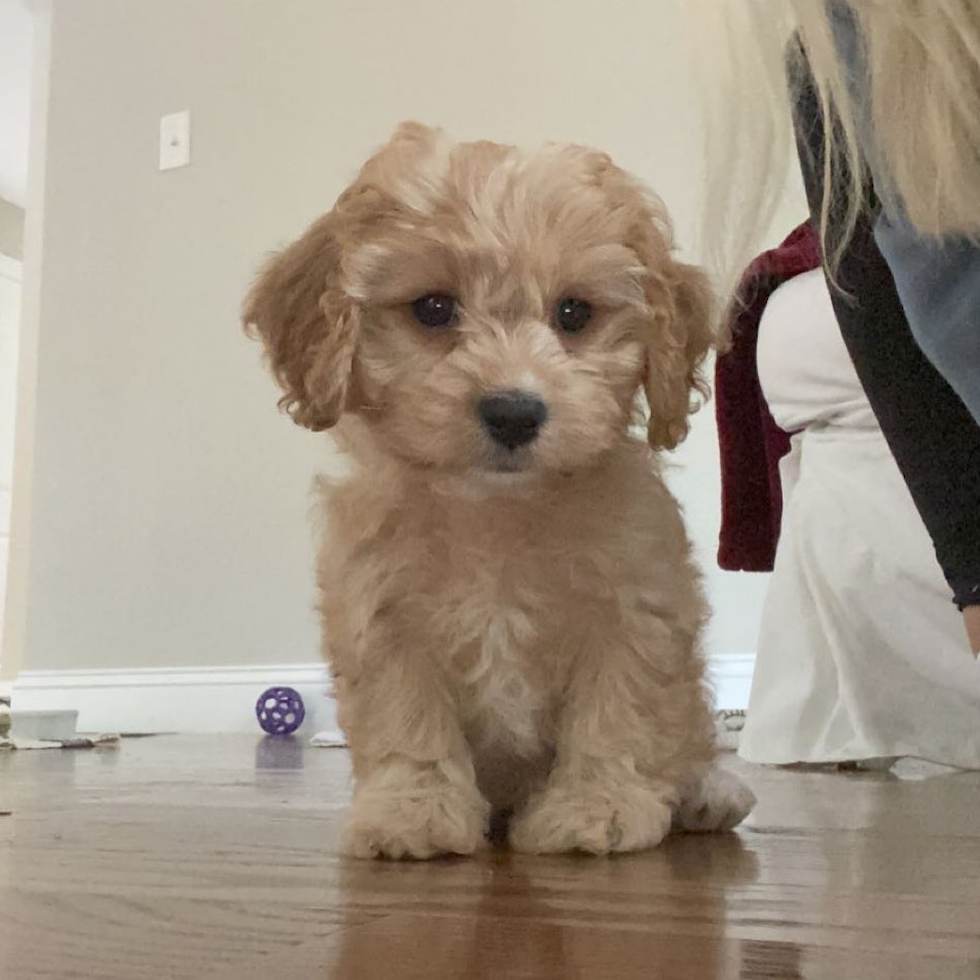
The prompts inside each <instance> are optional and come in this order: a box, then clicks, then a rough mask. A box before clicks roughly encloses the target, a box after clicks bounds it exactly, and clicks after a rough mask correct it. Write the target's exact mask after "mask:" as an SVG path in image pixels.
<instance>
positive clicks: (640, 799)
mask: <svg viewBox="0 0 980 980" xmlns="http://www.w3.org/2000/svg"><path fill="white" fill-rule="evenodd" d="M671 816H672V810H671V806H670V800H669V798H667V797H666V796H665V795H664V794H662V793H659V792H657V791H656V790H655V789H652V788H648V787H642V786H626V787H621V788H616V789H608V788H606V787H602V788H596V787H589V786H587V785H583V786H580V787H574V786H571V787H558V786H552V787H550V788H549V789H547V790H545V791H544V792H543V793H542V794H541V795H540V796H538V797H536V798H535V799H532V800H531V802H530V803H528V805H527V808H526V809H525V810H524V811H523V813H521V814H520V815H519V816H518V817H517V818H516V819H515V821H514V823H513V824H512V825H511V830H510V843H511V846H512V847H513V848H514V849H515V850H518V851H525V852H527V853H530V854H555V853H560V852H565V851H583V852H585V853H586V854H609V853H611V852H615V851H639V850H642V849H643V848H647V847H656V846H657V844H659V843H660V842H661V841H662V840H663V839H664V837H666V835H667V833H668V831H669V830H670V823H671Z"/></svg>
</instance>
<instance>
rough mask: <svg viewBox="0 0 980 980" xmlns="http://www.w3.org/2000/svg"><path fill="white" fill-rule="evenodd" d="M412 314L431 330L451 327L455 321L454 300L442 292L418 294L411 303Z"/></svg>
mask: <svg viewBox="0 0 980 980" xmlns="http://www.w3.org/2000/svg"><path fill="white" fill-rule="evenodd" d="M412 316H414V317H415V319H416V320H418V321H419V323H421V324H422V326H424V327H431V328H432V329H433V330H440V329H444V328H445V327H451V326H452V325H453V324H454V323H455V322H456V300H455V299H453V297H452V296H445V295H443V294H442V293H430V294H429V295H428V296H420V297H419V298H418V299H417V300H416V301H415V302H414V303H412Z"/></svg>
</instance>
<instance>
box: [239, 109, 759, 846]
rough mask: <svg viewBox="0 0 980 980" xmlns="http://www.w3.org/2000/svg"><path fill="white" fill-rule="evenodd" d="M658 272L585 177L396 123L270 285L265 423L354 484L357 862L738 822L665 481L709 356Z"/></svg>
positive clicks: (638, 229)
mask: <svg viewBox="0 0 980 980" xmlns="http://www.w3.org/2000/svg"><path fill="white" fill-rule="evenodd" d="M672 253H673V243H672V233H671V228H670V225H669V223H668V220H667V217H666V215H665V213H664V210H663V207H662V206H661V204H660V203H659V202H658V201H657V200H656V199H655V198H654V197H652V196H651V195H650V194H648V193H647V192H645V191H644V189H643V188H642V187H641V186H640V184H638V183H637V182H636V181H635V180H634V179H632V178H631V177H629V176H628V175H627V174H625V173H624V172H623V171H621V170H619V169H618V168H617V167H615V166H614V165H613V163H612V162H611V160H610V159H609V158H608V157H607V156H606V155H604V154H602V153H599V152H596V151H594V150H590V149H584V148H581V147H578V146H548V147H546V148H544V149H542V150H539V151H537V152H534V153H525V152H522V151H520V150H518V149H516V148H514V147H510V146H502V145H497V144H493V143H463V144H454V143H452V142H450V141H449V140H448V139H446V138H445V137H444V136H443V135H442V134H441V133H439V132H437V131H434V130H431V129H428V128H425V127H423V126H420V125H417V124H405V125H403V126H401V127H400V128H399V129H398V131H397V132H396V134H395V136H394V137H393V139H392V140H391V142H390V143H389V144H388V145H387V146H385V147H384V148H383V149H382V150H381V151H380V152H379V153H377V154H376V155H375V156H374V157H373V158H372V159H370V160H369V161H368V162H367V163H366V164H365V166H364V168H363V169H362V170H361V173H360V175H359V176H358V177H357V179H356V180H355V181H354V183H353V184H352V185H351V186H350V187H349V188H348V189H347V190H346V191H345V192H344V193H343V194H342V195H341V196H340V198H339V200H338V201H337V203H336V205H335V206H334V208H333V210H332V211H330V212H329V213H328V214H326V215H325V216H323V217H322V218H320V219H319V220H318V221H316V222H315V223H314V224H313V225H312V226H311V227H310V228H309V229H308V230H307V232H306V233H305V234H304V235H303V236H302V237H301V238H300V239H299V240H298V241H296V242H295V243H293V244H292V245H290V246H289V247H288V248H286V249H285V250H284V251H282V252H280V253H279V254H277V255H275V256H274V257H273V258H272V259H271V261H270V262H269V263H268V264H267V265H266V266H265V268H264V269H263V270H262V272H261V273H260V275H259V277H258V279H257V282H256V283H255V285H254V287H253V289H252V291H251V293H250V294H249V296H248V298H247V300H246V302H245V305H244V321H245V323H246V325H247V328H248V330H249V331H250V332H252V333H254V334H255V335H257V336H258V337H260V338H261V340H262V342H263V343H264V345H265V348H266V351H267V354H268V360H269V363H270V366H271V369H272V372H273V374H274V375H275V378H276V380H277V381H278V382H279V384H280V385H281V387H282V389H283V391H284V392H285V394H284V395H283V397H282V399H281V401H280V404H281V406H282V407H283V408H284V409H285V410H286V411H287V412H288V413H289V414H290V415H291V416H292V418H293V419H294V420H295V421H296V422H297V423H299V424H300V425H303V426H306V427H308V428H310V429H313V430H314V431H320V430H324V429H330V428H333V427H336V429H335V433H336V438H337V442H338V444H339V445H340V446H341V448H342V449H344V450H345V451H346V452H347V454H348V455H349V457H350V460H351V463H352V467H353V472H352V474H351V475H350V476H349V478H347V479H346V480H345V481H343V482H340V483H337V484H335V485H331V484H328V483H327V482H326V481H321V491H322V507H323V513H324V517H325V534H324V539H323V545H322V551H321V556H320V561H319V596H320V606H319V608H320V612H321V614H322V620H323V636H324V654H325V656H326V658H327V660H328V661H329V663H330V665H331V668H332V672H333V677H334V684H335V694H336V698H337V703H338V712H339V720H340V724H341V725H342V727H343V729H344V731H345V733H346V735H347V737H348V740H349V744H350V749H351V755H352V760H353V771H354V794H353V803H352V807H351V811H350V814H349V819H348V822H347V827H346V834H345V845H346V850H347V852H348V853H350V854H352V855H357V856H364V857H375V856H386V857H391V858H428V857H432V856H434V855H439V854H445V853H453V854H469V853H471V852H472V851H474V849H476V848H477V847H478V846H480V844H481V842H482V841H483V840H484V837H485V831H486V827H487V822H488V818H489V814H490V810H491V808H492V809H493V810H494V811H495V813H496V814H498V815H501V814H502V815H505V816H508V817H509V828H508V829H507V832H508V837H509V842H510V844H511V846H512V847H514V848H516V849H517V850H520V851H528V852H534V853H548V852H560V851H585V852H588V853H594V854H605V853H608V852H612V851H633V850H638V849H641V848H647V847H653V846H655V845H656V844H658V843H659V842H660V841H661V840H662V839H663V838H664V836H665V835H666V834H667V832H668V831H669V830H670V828H671V826H672V824H673V825H679V826H681V827H684V828H686V829H698V830H715V829H718V830H720V829H727V828H730V827H732V826H734V825H735V824H736V823H738V822H739V821H740V820H741V819H742V818H743V817H744V816H745V814H746V813H747V812H748V811H749V809H750V808H751V805H752V803H753V798H752V796H751V793H750V792H749V791H748V790H747V789H745V788H744V787H742V786H741V784H739V783H738V782H736V781H734V780H733V779H732V778H731V777H726V776H724V775H723V774H721V773H718V772H716V771H714V770H712V768H711V766H712V759H713V754H714V737H713V729H712V724H711V718H710V712H709V701H708V698H707V696H706V693H705V689H704V684H703V667H702V662H701V659H700V654H699V635H700V633H701V629H702V625H703V623H704V620H705V616H706V606H705V601H704V598H703V596H702V593H701V590H700V587H699V582H698V575H697V572H696V571H695V568H694V567H693V565H692V561H691V555H690V551H691V549H690V545H689V543H688V540H687V537H686V534H685V530H684V527H683V524H682V521H681V517H680V513H679V509H678V506H677V504H676V502H675V501H674V500H673V498H672V497H671V495H670V493H669V492H668V491H667V488H666V487H665V485H664V482H663V479H662V477H661V474H660V466H659V464H658V461H657V452H658V451H660V450H663V449H672V448H673V447H674V446H676V445H677V444H678V443H679V442H680V441H681V440H682V439H683V438H684V436H685V434H686V432H687V428H688V421H687V417H688V414H689V412H690V410H691V408H692V404H691V401H692V394H694V393H696V392H697V391H698V390H700V389H701V388H702V386H703V382H702V380H701V377H700V375H699V367H700V365H701V362H702V360H703V358H704V357H705V354H706V353H707V351H708V349H709V346H710V343H711V339H712V337H711V331H710V312H711V299H710V291H709V288H708V283H707V281H706V279H705V277H704V275H703V274H702V273H701V272H700V271H699V270H697V269H696V268H694V267H692V266H688V265H683V264H681V263H680V262H678V261H677V260H676V259H675V258H674V256H673V254H672ZM641 390H642V391H643V392H644V393H645V395H646V402H647V403H648V406H649V422H648V425H647V436H648V442H649V445H646V444H645V443H642V442H641V441H639V440H638V439H636V438H634V437H633V436H632V435H631V433H630V428H631V423H632V422H634V421H635V412H636V403H637V396H638V394H639V393H640V392H641ZM500 825H501V824H500V822H499V821H498V822H497V826H498V827H499V826H500Z"/></svg>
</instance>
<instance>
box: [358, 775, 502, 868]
mask: <svg viewBox="0 0 980 980" xmlns="http://www.w3.org/2000/svg"><path fill="white" fill-rule="evenodd" d="M485 821H486V807H485V805H483V803H482V800H480V799H479V798H478V796H477V795H476V791H475V790H474V795H473V796H472V797H468V796H467V794H465V793H463V792H462V791H461V790H460V789H458V788H457V787H455V786H453V785H451V784H445V785H440V786H425V787H419V788H418V789H416V790H396V789H389V790H377V791H373V792H367V793H364V794H361V795H359V796H355V799H354V803H353V805H352V807H351V811H350V814H349V815H348V818H347V827H346V829H345V832H344V840H343V848H344V852H345V853H346V854H349V855H350V856H351V857H359V858H393V859H395V860H402V859H415V860H425V859H426V858H431V857H436V856H438V855H440V854H472V853H473V852H474V851H475V850H476V849H477V847H478V846H479V845H480V844H481V842H482V841H483V835H484V827H485Z"/></svg>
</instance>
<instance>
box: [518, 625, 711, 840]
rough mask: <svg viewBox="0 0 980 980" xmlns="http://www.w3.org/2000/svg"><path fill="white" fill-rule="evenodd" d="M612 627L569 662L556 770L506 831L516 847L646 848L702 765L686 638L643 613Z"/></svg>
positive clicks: (704, 733)
mask: <svg viewBox="0 0 980 980" xmlns="http://www.w3.org/2000/svg"><path fill="white" fill-rule="evenodd" d="M606 621H607V622H608V619H607V620H606ZM611 632H612V633H613V635H607V636H605V637H604V642H603V643H602V645H601V647H600V646H599V645H598V644H594V649H593V650H590V651H587V652H586V653H585V654H584V655H583V656H582V658H581V661H580V663H579V664H578V666H577V669H576V672H575V675H574V676H573V678H572V681H571V684H570V687H569V691H568V697H567V700H566V704H565V708H564V712H563V716H562V724H561V729H560V734H559V741H558V755H557V761H556V765H555V768H554V770H553V771H552V773H551V776H550V778H549V781H548V784H547V786H546V787H545V789H544V790H543V791H542V792H541V793H539V794H537V795H536V796H535V797H532V799H531V800H530V801H529V803H528V804H527V806H526V807H525V809H524V810H523V811H522V812H521V813H520V814H519V815H518V816H517V818H516V820H515V821H514V824H513V825H512V828H511V838H510V840H511V844H512V845H513V846H514V847H515V848H516V849H518V850H522V851H530V852H533V853H549V852H557V851H585V852H587V853H593V854H605V853H609V852H611V851H635V850H640V849H642V848H647V847H654V846H656V845H657V844H659V843H660V841H661V840H662V839H663V838H664V837H665V836H666V834H667V833H668V831H669V830H670V828H671V823H672V820H673V815H674V810H675V809H676V808H677V806H678V804H679V803H680V795H681V794H680V787H681V786H682V785H684V784H686V783H689V782H690V781H691V780H692V779H693V778H695V777H696V775H700V773H701V772H702V771H704V770H706V769H707V767H708V764H709V762H710V759H711V755H712V734H713V733H712V730H711V725H710V718H709V714H708V706H707V703H706V700H705V697H704V694H703V691H702V686H701V670H700V667H699V664H698V662H697V660H696V659H695V658H694V656H693V654H692V652H691V647H692V643H693V637H692V636H691V635H690V634H689V635H687V636H684V635H680V636H675V635H673V632H672V630H671V629H670V628H669V627H668V626H667V625H666V624H664V623H661V622H659V621H657V620H655V619H651V618H649V617H644V618H642V619H641V620H640V621H638V622H636V623H635V624H634V628H633V630H632V631H631V630H629V629H628V628H626V627H625V626H621V627H620V628H619V630H618V631H611Z"/></svg>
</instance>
